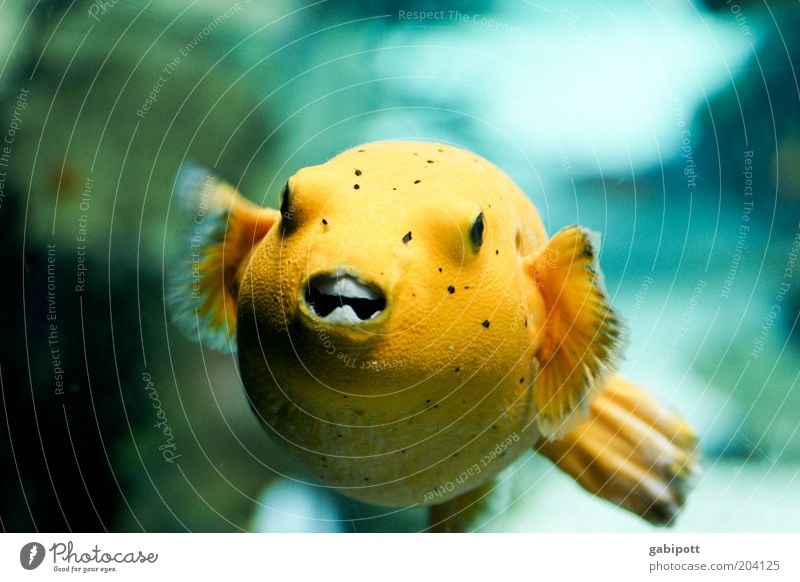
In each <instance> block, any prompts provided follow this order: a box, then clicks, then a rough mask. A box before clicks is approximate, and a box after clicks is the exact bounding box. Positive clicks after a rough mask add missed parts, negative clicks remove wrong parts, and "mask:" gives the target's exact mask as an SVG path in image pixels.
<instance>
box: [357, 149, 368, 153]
mask: <svg viewBox="0 0 800 582" xmlns="http://www.w3.org/2000/svg"><path fill="white" fill-rule="evenodd" d="M364 151H366V150H358V153H362V152H364Z"/></svg>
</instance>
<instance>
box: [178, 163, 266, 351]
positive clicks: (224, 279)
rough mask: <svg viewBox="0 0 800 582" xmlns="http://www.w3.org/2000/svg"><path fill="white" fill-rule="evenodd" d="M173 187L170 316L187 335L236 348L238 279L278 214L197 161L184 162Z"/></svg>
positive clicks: (217, 346)
mask: <svg viewBox="0 0 800 582" xmlns="http://www.w3.org/2000/svg"><path fill="white" fill-rule="evenodd" d="M175 190H176V196H177V198H178V201H179V207H180V212H181V214H182V217H183V221H184V222H185V233H184V236H183V239H182V240H181V242H180V244H179V249H178V252H177V254H176V258H175V260H174V261H173V265H172V266H171V269H170V271H171V272H169V273H168V276H170V277H171V278H172V281H171V290H170V294H169V298H168V299H169V306H170V312H171V315H172V319H173V320H174V322H175V324H176V325H177V326H178V327H179V328H180V329H181V330H182V331H183V332H184V333H185V334H186V336H187V337H188V338H189V339H192V340H194V341H197V342H199V343H201V344H202V345H203V346H205V347H209V348H212V349H216V350H220V351H235V349H236V335H235V332H236V302H237V295H238V289H239V284H240V281H241V278H242V275H243V274H244V270H245V268H246V266H247V263H248V260H249V258H250V255H251V252H252V250H253V248H254V247H255V246H256V245H257V244H258V243H259V242H260V241H261V239H263V238H264V236H266V234H267V233H268V232H269V230H270V229H271V228H272V227H273V226H274V225H275V224H276V223H277V222H278V219H279V217H280V213H279V212H278V211H277V210H273V209H271V208H262V207H260V206H258V205H256V204H254V203H252V202H250V201H249V200H247V199H246V198H245V197H244V196H242V195H241V194H239V192H238V191H237V190H236V188H234V187H233V186H231V185H230V184H227V183H226V182H223V181H221V180H219V179H217V178H216V177H215V176H214V175H213V174H212V173H211V172H210V171H209V170H207V169H205V168H203V167H200V166H195V165H187V166H184V167H183V168H182V169H181V171H180V173H179V175H178V179H177V181H176V189H175Z"/></svg>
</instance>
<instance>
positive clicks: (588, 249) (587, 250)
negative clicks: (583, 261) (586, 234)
mask: <svg viewBox="0 0 800 582" xmlns="http://www.w3.org/2000/svg"><path fill="white" fill-rule="evenodd" d="M583 256H585V257H586V258H587V259H593V258H594V249H593V248H592V245H590V244H587V245H586V246H584V247H583Z"/></svg>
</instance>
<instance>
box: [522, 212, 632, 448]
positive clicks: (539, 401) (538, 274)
mask: <svg viewBox="0 0 800 582" xmlns="http://www.w3.org/2000/svg"><path fill="white" fill-rule="evenodd" d="M595 239H596V235H595V234H594V233H592V232H590V231H589V230H586V229H584V228H581V227H579V226H570V227H568V228H565V229H563V230H561V231H559V232H558V233H556V234H555V236H553V238H551V239H550V241H549V242H548V244H547V246H545V247H544V248H543V249H542V250H541V251H540V252H538V253H537V254H535V255H532V256H529V257H526V258H525V261H524V267H525V269H526V271H527V273H528V275H529V277H530V279H531V282H532V283H533V284H534V285H536V286H537V288H538V290H539V293H540V294H541V297H542V301H543V304H544V308H545V321H544V325H543V328H542V336H541V341H540V343H539V346H538V348H537V351H536V359H537V361H538V364H539V372H538V374H537V375H536V382H535V384H534V390H533V398H534V402H535V404H536V408H537V423H538V426H539V430H540V432H541V433H542V434H543V435H544V436H547V437H557V436H559V435H562V434H564V433H565V432H567V431H568V430H570V429H571V428H572V427H573V426H575V424H577V423H578V422H580V421H581V420H582V419H583V418H585V416H586V410H587V405H588V401H589V398H590V396H591V393H592V392H594V391H595V390H596V388H597V387H598V386H601V385H602V384H603V382H604V381H605V379H606V378H607V377H608V376H610V375H611V374H612V373H613V372H614V366H615V360H616V352H617V348H618V345H619V343H620V328H621V326H620V324H619V320H618V318H617V316H616V314H615V313H614V310H613V309H612V308H611V306H610V305H609V302H608V298H607V297H606V294H605V291H604V289H603V282H602V274H601V272H600V268H599V267H598V265H597V253H598V248H597V244H596V242H595Z"/></svg>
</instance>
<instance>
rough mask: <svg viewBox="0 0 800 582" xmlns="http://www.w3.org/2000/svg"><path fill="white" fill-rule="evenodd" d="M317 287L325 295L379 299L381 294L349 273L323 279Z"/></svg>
mask: <svg viewBox="0 0 800 582" xmlns="http://www.w3.org/2000/svg"><path fill="white" fill-rule="evenodd" d="M317 289H318V290H319V291H320V292H321V293H324V294H325V295H338V296H340V297H352V298H353V299H378V298H379V297H380V296H379V295H378V294H377V293H376V292H375V291H373V290H372V289H370V288H369V287H366V286H364V285H362V284H361V283H359V282H358V281H356V280H355V279H354V278H353V277H350V276H349V275H344V276H339V277H336V278H332V279H327V280H325V281H323V282H322V283H321V284H320V285H319V287H317Z"/></svg>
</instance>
